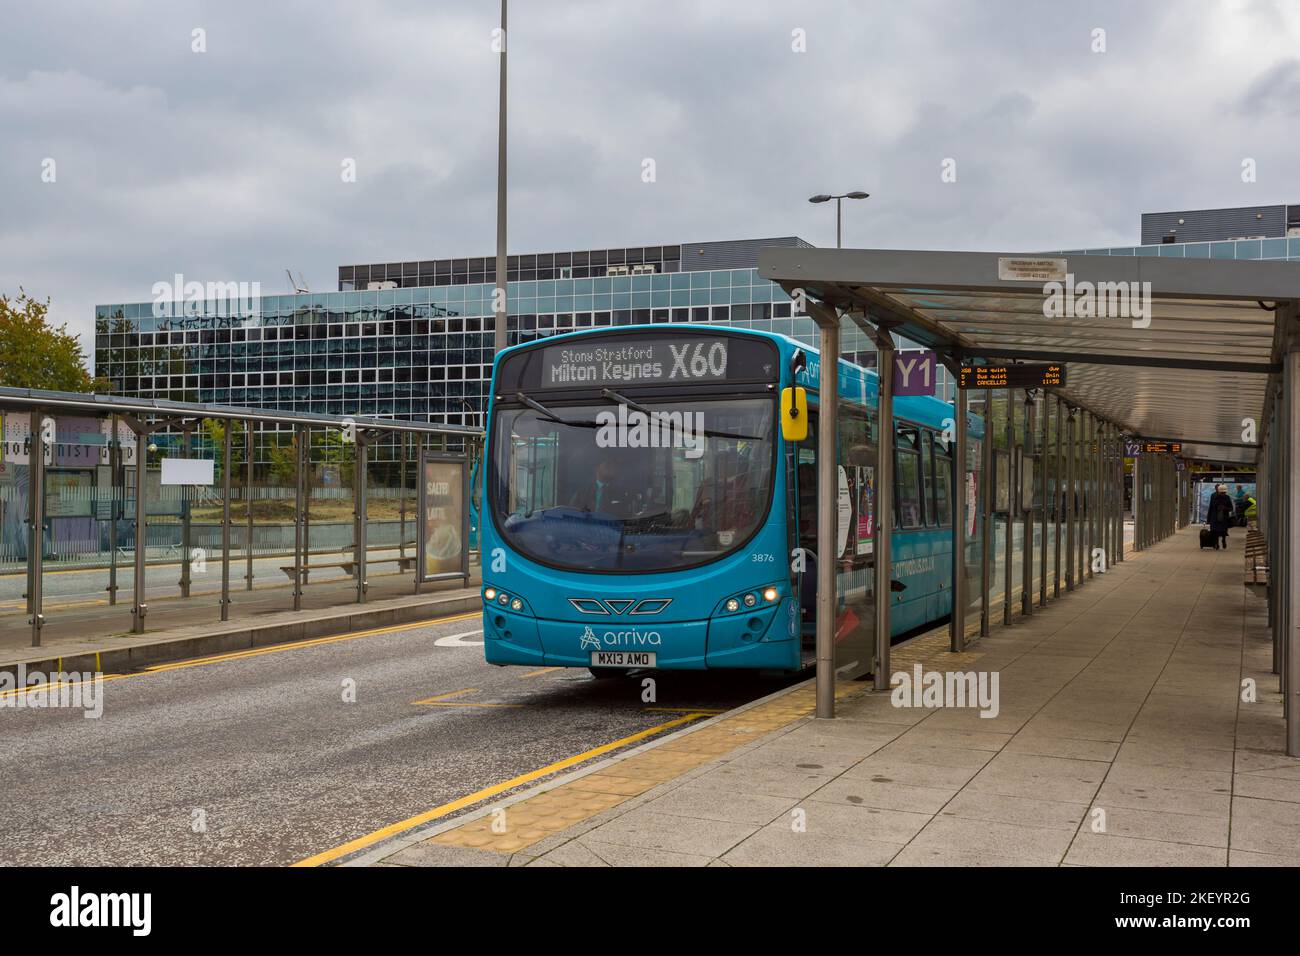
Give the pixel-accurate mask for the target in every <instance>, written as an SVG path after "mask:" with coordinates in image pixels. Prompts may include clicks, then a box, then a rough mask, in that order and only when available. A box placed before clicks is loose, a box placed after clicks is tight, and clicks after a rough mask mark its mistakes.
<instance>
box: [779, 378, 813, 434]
mask: <svg viewBox="0 0 1300 956" xmlns="http://www.w3.org/2000/svg"><path fill="white" fill-rule="evenodd" d="M781 437H782V438H784V439H785V440H786V441H804V440H805V439H806V438H807V437H808V391H807V390H806V389H802V388H795V387H790V388H783V389H781Z"/></svg>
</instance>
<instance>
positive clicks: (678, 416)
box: [476, 324, 983, 677]
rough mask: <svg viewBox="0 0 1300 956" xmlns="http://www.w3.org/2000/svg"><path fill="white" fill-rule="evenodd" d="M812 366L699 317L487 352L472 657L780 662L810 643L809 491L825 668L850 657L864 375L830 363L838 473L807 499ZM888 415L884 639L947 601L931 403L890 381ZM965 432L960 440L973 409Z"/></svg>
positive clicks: (600, 669)
mask: <svg viewBox="0 0 1300 956" xmlns="http://www.w3.org/2000/svg"><path fill="white" fill-rule="evenodd" d="M818 366H819V357H818V355H817V352H816V351H815V350H813V349H810V348H809V347H808V346H806V345H804V344H802V343H800V342H798V341H796V340H794V339H791V338H789V337H786V336H783V335H778V334H773V333H766V332H758V331H749V330H743V329H737V328H719V327H716V326H707V325H687V324H681V325H678V324H672V325H667V324H664V325H650V326H644V325H643V326H626V327H621V328H598V329H590V330H584V331H579V332H574V333H571V334H566V335H557V336H551V337H547V338H544V339H540V340H537V341H534V342H529V343H526V344H522V345H516V346H513V347H511V348H508V349H505V350H503V351H502V352H501V353H500V354H499V355H498V356H497V357H496V362H495V364H494V368H493V374H492V390H491V394H490V397H489V398H490V401H489V408H488V416H487V423H486V436H485V441H486V445H485V449H484V455H483V466H482V467H481V468H479V470H478V471H479V475H478V481H479V482H480V483H481V484H480V486H479V488H478V489H477V491H478V495H477V496H476V497H478V498H479V501H480V504H479V521H478V525H479V537H480V545H481V552H480V553H481V556H482V567H483V590H482V598H483V632H484V648H485V655H486V658H487V661H488V662H489V663H492V664H501V665H505V664H521V665H527V666H560V667H583V668H590V669H591V671H592V673H593V674H595V675H597V676H601V677H605V676H616V675H619V674H624V673H627V672H628V671H631V670H641V669H648V668H650V669H652V668H662V669H706V668H756V669H763V670H771V671H783V672H789V671H795V670H798V669H800V668H802V667H804V666H806V665H807V664H808V663H809V662H810V661H811V660H812V659H813V637H814V631H815V613H816V567H817V562H818V560H821V559H822V556H819V555H818V554H817V540H816V535H817V514H818V511H819V509H820V508H822V507H830V508H834V509H836V513H837V516H838V517H837V530H838V534H837V540H836V547H837V554H836V555H834V556H832V557H831V560H834V561H835V562H836V567H837V574H838V582H839V602H838V609H837V616H836V624H835V641H836V654H837V665H838V664H841V663H842V664H843V666H844V667H846V668H851V669H853V670H854V671H856V672H858V673H861V672H863V671H864V670H865V669H867V668H868V667H869V662H870V659H871V648H872V647H873V646H874V633H873V628H874V613H873V601H874V597H873V594H872V590H873V584H874V580H873V577H874V572H873V568H874V559H873V529H872V516H873V513H874V512H873V508H874V500H873V496H874V491H875V486H876V483H875V469H876V467H877V462H876V451H875V449H876V445H877V439H878V434H879V433H878V428H879V424H878V422H877V421H876V414H875V406H876V391H877V386H876V373H875V372H874V371H873V370H870V369H865V368H862V367H860V366H857V365H853V364H851V363H849V362H847V361H845V360H843V359H841V360H840V362H839V393H840V395H839V401H840V421H839V441H838V443H837V448H836V449H835V454H836V460H837V466H838V467H837V471H838V488H837V495H836V500H835V501H832V502H819V501H818V500H817V498H818V489H817V482H816V473H817V456H818V454H819V449H818V440H817V439H818V433H817V417H818V414H819V412H820V403H819V401H818V398H817V392H816V389H817V382H818V377H819V367H818ZM894 413H895V420H894V421H893V422H892V423H891V426H892V427H893V428H894V434H895V449H896V451H895V462H894V468H895V471H894V474H895V482H894V485H895V496H894V517H895V528H896V529H897V530H896V531H895V533H894V535H893V538H892V545H893V547H892V551H891V554H892V561H893V574H892V578H893V580H892V587H891V594H890V601H891V605H892V608H891V615H892V630H893V631H894V633H895V634H899V633H903V632H906V631H910V630H912V629H915V628H917V627H919V626H921V625H923V624H926V623H928V622H933V621H937V620H939V619H941V618H943V617H944V616H945V615H947V614H948V613H949V611H950V610H951V561H950V554H951V543H952V526H951V522H952V496H953V494H954V489H955V484H954V482H955V473H954V469H953V463H952V448H951V446H950V439H951V436H952V431H953V429H952V415H953V409H952V406H950V405H948V404H947V403H945V402H942V401H939V400H937V399H934V398H903V397H899V398H896V399H895V400H894ZM968 427H969V429H970V436H971V439H972V441H974V442H978V441H979V439H980V438H981V436H982V429H983V426H982V421H981V420H980V419H979V418H977V417H975V416H971V417H970V419H969V422H968ZM976 460H978V459H976ZM962 478H963V480H962V482H961V484H962V488H961V489H960V493H967V492H968V490H969V489H967V488H966V484H967V481H973V476H970V475H965V474H963V476H962Z"/></svg>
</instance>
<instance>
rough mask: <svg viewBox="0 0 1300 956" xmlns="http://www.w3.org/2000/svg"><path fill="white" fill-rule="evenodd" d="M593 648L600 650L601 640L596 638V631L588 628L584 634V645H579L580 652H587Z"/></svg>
mask: <svg viewBox="0 0 1300 956" xmlns="http://www.w3.org/2000/svg"><path fill="white" fill-rule="evenodd" d="M593 647H594V648H595V649H596V650H600V638H598V637H597V636H596V632H595V631H593V630H592V629H591V628H587V629H586V630H585V631H583V632H582V643H581V644H579V645H578V650H580V651H585V650H587V649H589V648H593Z"/></svg>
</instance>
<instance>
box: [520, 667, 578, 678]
mask: <svg viewBox="0 0 1300 956" xmlns="http://www.w3.org/2000/svg"><path fill="white" fill-rule="evenodd" d="M564 670H568V668H567V667H543V668H542V669H541V670H539V671H533V672H532V673H531V674H520V675H519V679H520V680H528V678H530V677H541V676H542V675H543V674H554V673H555V672H556V671H564Z"/></svg>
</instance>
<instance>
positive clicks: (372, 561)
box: [280, 554, 415, 583]
mask: <svg viewBox="0 0 1300 956" xmlns="http://www.w3.org/2000/svg"><path fill="white" fill-rule="evenodd" d="M376 564H396V565H397V566H398V571H400V572H406V571H411V570H414V568H415V555H413V554H410V555H407V556H406V557H404V558H367V559H366V567H371V566H372V565H376ZM321 568H340V569H342V571H343V573H344V574H346V575H347V576H348V577H350V578H355V577H356V576H357V563H356V561H354V560H343V561H340V560H337V559H331V560H329V561H323V562H321V563H320V564H313V565H310V566H304V567H303V569H302V572H303V581H304V583H305V582H306V580H307V574H308V572H310V571H319V570H320V569H321ZM280 570H281V571H283V572H284V573H285V576H286V577H288V578H289V580H290V581H292V580H293V565H292V564H282V565H280Z"/></svg>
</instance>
